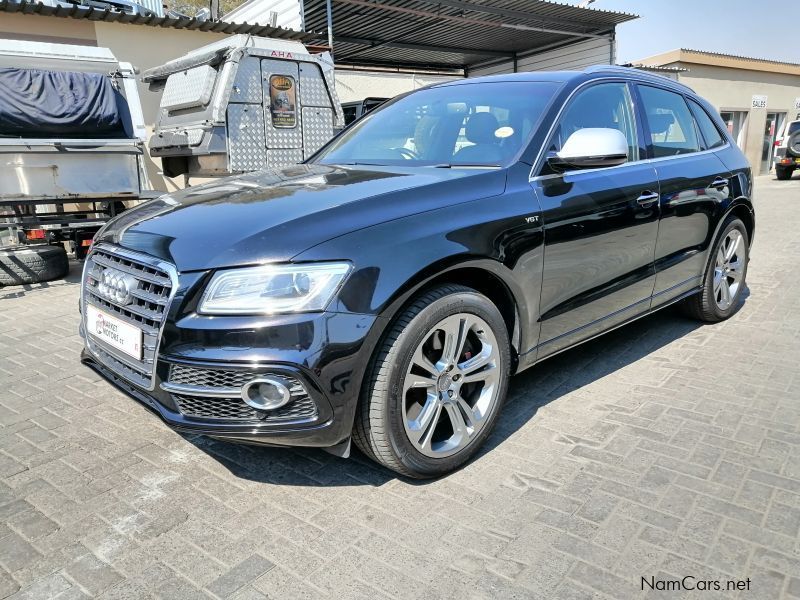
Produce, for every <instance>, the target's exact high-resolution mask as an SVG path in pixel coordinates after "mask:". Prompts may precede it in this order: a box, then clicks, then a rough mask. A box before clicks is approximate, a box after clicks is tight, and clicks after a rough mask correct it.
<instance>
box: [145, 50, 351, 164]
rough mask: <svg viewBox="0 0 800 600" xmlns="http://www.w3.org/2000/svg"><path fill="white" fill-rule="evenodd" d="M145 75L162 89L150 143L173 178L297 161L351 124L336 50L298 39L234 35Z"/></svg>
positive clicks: (153, 154) (152, 85) (151, 88)
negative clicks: (337, 84) (338, 84)
mask: <svg viewBox="0 0 800 600" xmlns="http://www.w3.org/2000/svg"><path fill="white" fill-rule="evenodd" d="M142 80H143V81H144V82H146V83H148V84H149V85H150V90H151V91H161V92H162V96H161V102H160V106H159V113H158V119H157V122H156V126H155V130H154V133H153V135H152V137H151V138H150V144H149V145H150V154H151V155H152V156H153V157H159V158H160V159H161V161H162V166H163V171H164V174H165V175H167V176H168V177H175V176H178V175H187V176H199V177H213V176H224V175H231V174H235V173H245V172H250V171H257V170H260V169H264V168H268V167H282V166H286V165H290V164H295V163H297V162H300V161H302V160H304V159H306V158H308V157H310V156H311V155H312V154H314V152H316V151H317V150H318V149H319V148H320V147H321V146H322V145H323V144H324V143H325V142H327V141H328V140H329V139H330V138H331V137H333V135H334V133H335V132H336V131H338V130H340V129H342V128H343V127H344V115H343V113H342V108H341V105H340V104H339V99H338V97H337V95H336V90H335V88H334V83H333V82H334V77H333V63H332V60H331V57H330V54H328V53H323V54H314V55H312V54H309V53H308V50H307V49H306V48H305V46H303V45H302V44H301V43H299V42H293V41H287V40H276V39H269V38H257V37H252V36H245V35H236V36H231V37H230V38H228V39H226V40H223V41H221V42H217V43H214V44H210V45H208V46H203V47H202V48H199V49H197V50H194V51H192V52H189V53H188V54H186V55H185V56H183V57H181V58H179V59H176V60H173V61H170V62H168V63H166V64H164V65H162V66H160V67H155V68H153V69H150V70H148V71H146V72H145V73H144V74H143V76H142Z"/></svg>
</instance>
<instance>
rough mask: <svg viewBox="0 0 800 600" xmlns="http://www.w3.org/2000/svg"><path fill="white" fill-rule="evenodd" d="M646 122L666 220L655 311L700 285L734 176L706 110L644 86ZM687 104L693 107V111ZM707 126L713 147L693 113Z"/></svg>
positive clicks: (657, 262) (641, 87) (641, 86)
mask: <svg viewBox="0 0 800 600" xmlns="http://www.w3.org/2000/svg"><path fill="white" fill-rule="evenodd" d="M637 87H638V94H639V98H640V106H641V112H642V113H643V114H644V119H642V121H643V124H644V129H645V134H646V142H647V144H648V152H649V153H650V156H651V157H652V159H653V160H652V164H653V165H654V166H655V169H656V173H657V174H658V179H659V184H660V187H661V199H660V204H661V220H660V222H659V228H658V239H657V241H656V253H655V269H656V281H655V288H654V292H653V306H657V305H659V304H663V303H664V302H668V301H669V300H671V299H673V298H675V297H677V296H680V295H681V294H684V293H686V292H688V291H691V290H693V289H695V288H696V287H697V286H698V285H700V283H701V280H702V277H703V271H704V268H705V264H706V258H707V254H706V253H707V250H708V245H709V244H710V242H711V236H712V235H713V232H714V228H715V224H716V222H717V219H718V218H719V213H720V211H721V207H722V205H723V204H724V202H725V201H726V199H727V198H728V197H729V195H730V194H731V185H730V177H731V175H730V172H729V170H728V168H727V167H726V166H725V165H724V164H723V162H722V161H721V160H720V159H719V158H718V157H717V155H716V153H715V148H717V147H719V146H720V145H724V144H725V143H726V142H725V139H724V138H723V137H722V136H720V135H719V132H717V137H716V138H714V136H713V131H712V129H708V126H709V125H710V127H711V128H713V130H716V128H715V126H714V124H713V122H710V119H708V115H705V112H704V109H703V108H702V107H700V106H699V105H697V104H696V103H694V101H693V100H687V99H686V98H685V97H684V96H683V95H682V94H680V93H678V92H675V91H670V90H667V89H663V88H660V87H656V86H651V85H644V84H639V85H638V86H637ZM687 102H691V103H694V106H693V107H692V108H690V105H689V104H688V103H687ZM693 109H694V110H695V111H700V112H697V113H695V114H697V115H698V116H699V117H701V116H702V115H705V116H706V119H708V120H709V123H705V121H703V122H702V128H703V129H705V130H706V137H710V138H713V139H711V140H709V141H708V142H706V141H705V139H704V137H703V136H702V135H701V131H700V129H701V128H700V127H698V123H697V122H696V121H695V117H694V114H693Z"/></svg>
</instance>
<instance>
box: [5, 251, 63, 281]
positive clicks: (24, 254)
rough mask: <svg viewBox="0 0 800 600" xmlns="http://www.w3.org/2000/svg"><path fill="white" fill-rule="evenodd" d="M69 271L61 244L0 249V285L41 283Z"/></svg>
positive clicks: (57, 277)
mask: <svg viewBox="0 0 800 600" xmlns="http://www.w3.org/2000/svg"><path fill="white" fill-rule="evenodd" d="M67 271H69V260H68V259H67V251H66V250H65V249H64V247H63V246H44V245H42V246H22V247H16V248H9V249H6V250H2V249H0V285H24V284H30V283H41V282H43V281H51V280H53V279H59V278H60V277H64V275H66V274H67Z"/></svg>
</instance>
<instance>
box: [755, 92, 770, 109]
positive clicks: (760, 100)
mask: <svg viewBox="0 0 800 600" xmlns="http://www.w3.org/2000/svg"><path fill="white" fill-rule="evenodd" d="M753 108H767V97H766V96H760V95H754V96H753Z"/></svg>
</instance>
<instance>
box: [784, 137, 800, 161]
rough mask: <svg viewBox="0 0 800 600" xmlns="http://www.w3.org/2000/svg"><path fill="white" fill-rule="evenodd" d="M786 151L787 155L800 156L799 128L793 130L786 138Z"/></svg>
mask: <svg viewBox="0 0 800 600" xmlns="http://www.w3.org/2000/svg"><path fill="white" fill-rule="evenodd" d="M786 153H787V154H788V155H789V156H793V157H795V158H800V130H798V131H795V132H794V133H793V134H792V135H790V136H789V139H788V140H786Z"/></svg>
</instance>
